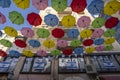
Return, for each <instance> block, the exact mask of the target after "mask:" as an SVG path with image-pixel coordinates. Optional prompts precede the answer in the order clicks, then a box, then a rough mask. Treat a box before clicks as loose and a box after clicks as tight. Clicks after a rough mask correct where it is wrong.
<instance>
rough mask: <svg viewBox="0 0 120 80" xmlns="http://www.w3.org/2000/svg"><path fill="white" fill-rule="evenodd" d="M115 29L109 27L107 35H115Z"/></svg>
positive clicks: (105, 33) (105, 34)
mask: <svg viewBox="0 0 120 80" xmlns="http://www.w3.org/2000/svg"><path fill="white" fill-rule="evenodd" d="M115 33H116V32H115V30H114V29H108V30H106V31H105V32H104V36H105V37H113V36H115Z"/></svg>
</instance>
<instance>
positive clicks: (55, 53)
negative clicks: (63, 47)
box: [50, 49, 61, 56]
mask: <svg viewBox="0 0 120 80" xmlns="http://www.w3.org/2000/svg"><path fill="white" fill-rule="evenodd" d="M50 55H52V56H59V55H61V53H60V50H57V49H56V50H52V51H50Z"/></svg>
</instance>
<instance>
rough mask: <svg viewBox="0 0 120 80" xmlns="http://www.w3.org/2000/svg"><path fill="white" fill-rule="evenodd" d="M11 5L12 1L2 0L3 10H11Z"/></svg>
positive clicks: (0, 0)
mask: <svg viewBox="0 0 120 80" xmlns="http://www.w3.org/2000/svg"><path fill="white" fill-rule="evenodd" d="M10 5H11V0H0V6H1V7H2V8H9V7H10Z"/></svg>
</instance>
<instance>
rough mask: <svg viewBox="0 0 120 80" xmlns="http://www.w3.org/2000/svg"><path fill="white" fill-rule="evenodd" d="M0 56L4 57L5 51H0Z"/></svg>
mask: <svg viewBox="0 0 120 80" xmlns="http://www.w3.org/2000/svg"><path fill="white" fill-rule="evenodd" d="M0 56H2V57H6V56H7V53H6V52H5V51H3V50H2V49H0Z"/></svg>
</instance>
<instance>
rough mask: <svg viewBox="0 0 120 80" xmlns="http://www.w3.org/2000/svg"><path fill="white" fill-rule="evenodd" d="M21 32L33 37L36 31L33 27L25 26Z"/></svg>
mask: <svg viewBox="0 0 120 80" xmlns="http://www.w3.org/2000/svg"><path fill="white" fill-rule="evenodd" d="M21 33H22V35H24V36H25V37H29V38H31V37H33V36H34V31H33V30H32V29H30V28H28V27H23V28H22V29H21Z"/></svg>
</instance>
